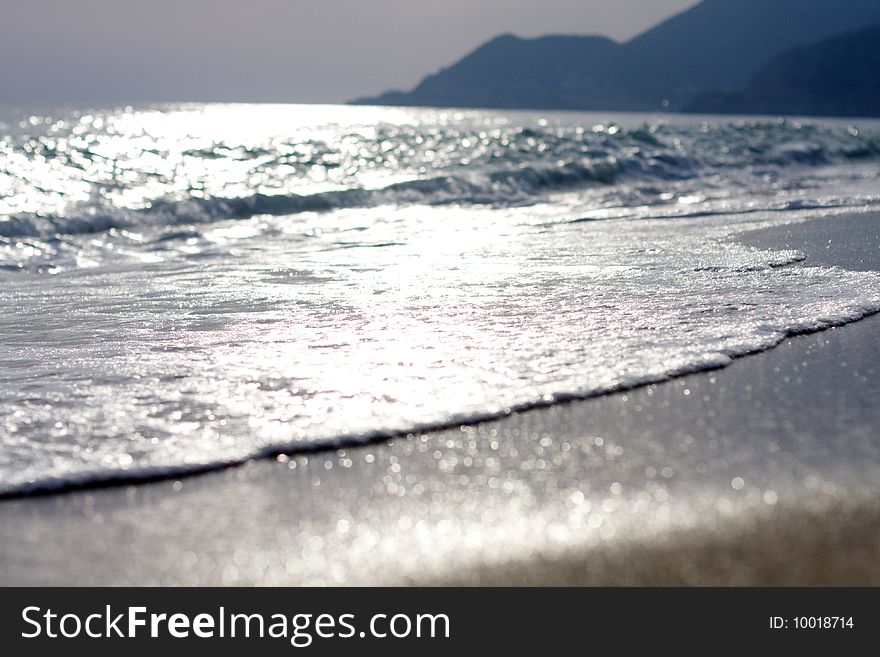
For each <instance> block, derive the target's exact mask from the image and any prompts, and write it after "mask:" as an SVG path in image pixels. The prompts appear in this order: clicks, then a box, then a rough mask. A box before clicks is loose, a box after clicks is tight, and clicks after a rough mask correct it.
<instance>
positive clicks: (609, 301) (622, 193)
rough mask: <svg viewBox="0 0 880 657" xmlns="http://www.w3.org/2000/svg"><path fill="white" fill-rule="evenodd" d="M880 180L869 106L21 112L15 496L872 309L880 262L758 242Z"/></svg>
mask: <svg viewBox="0 0 880 657" xmlns="http://www.w3.org/2000/svg"><path fill="white" fill-rule="evenodd" d="M878 175H880V123H878V122H876V121H873V122H872V121H868V120H864V121H861V120H847V121H821V120H811V119H801V120H794V119H788V120H777V119H772V118H765V119H761V118H737V117H725V118H708V117H707V118H701V117H693V116H688V117H677V116H675V115H662V116H655V115H638V114H614V115H612V114H579V113H526V112H485V111H480V112H477V111H456V110H433V109H431V110H427V109H383V108H365V107H343V106H292V105H289V106H286V105H201V104H196V105H193V104H188V105H173V106H171V105H163V106H154V107H138V108H132V107H113V108H86V107H79V108H70V107H67V108H47V107H40V108H37V107H30V108H15V107H9V106H7V107H4V108H2V109H0V308H2V311H0V495H8V494H19V493H27V492H31V491H35V490H45V489H53V488H59V487H65V486H70V485H76V484H82V483H86V482H94V481H105V480H114V479H119V478H137V477H147V476H156V475H166V474H167V475H173V474H176V473H181V474H182V473H185V472H190V471H196V470H203V469H205V468H210V467H218V466H222V465H224V464H230V463H237V462H241V461H242V460H245V459H248V458H252V457H258V456H261V455H267V454H272V453H277V452H282V451H296V450H300V449H318V448H325V447H327V448H332V447H344V446H350V445H353V444H357V443H359V442H363V441H367V440H370V439H375V438H377V437H381V436H386V435H391V434H407V433H409V432H414V431H416V430H418V429H422V428H429V427H437V426H449V425H455V424H459V423H467V422H473V421H477V420H480V419H485V418H490V417H496V416H499V415H503V414H506V413H510V412H511V411H514V410H518V409H525V408H529V407H532V406H535V405H543V404H549V403H553V402H556V401H560V400H565V399H571V398H580V397H588V396H592V395H598V394H602V393H606V392H609V391H614V390H621V389H626V388H628V387H632V386H636V385H640V384H644V383H648V382H656V381H661V380H664V379H667V378H669V377H673V376H676V375H680V374H683V373H687V372H694V371H699V370H704V369H708V368H716V367H722V366H724V365H725V364H727V363H729V362H730V360H731V358H733V357H736V356H739V355H743V354H747V353H752V352H756V351H760V350H764V349H767V348H770V347H772V346H774V345H775V344H777V343H778V342H779V341H780V340H782V339H783V338H784V337H785V336H787V335H791V334H794V333H800V332H809V331H814V330H818V329H821V328H824V327H828V326H832V325H838V324H843V323H846V322H850V321H854V320H857V319H859V318H861V317H864V316H866V315H867V314H870V313H873V312H877V311H878V310H880V274H877V273H874V272H860V273H856V272H850V271H845V270H843V269H838V268H830V267H818V266H817V267H811V266H809V262H808V261H807V262H806V263H803V262H802V261H803V260H804V255H803V254H801V253H798V252H796V251H784V250H782V251H779V250H777V251H769V250H758V249H755V248H751V247H747V246H745V245H742V244H740V243H738V242H737V241H736V236H737V234H738V233H741V232H742V231H745V230H748V229H751V228H757V227H763V226H767V225H772V224H775V223H785V222H797V221H803V220H805V219H808V218H811V217H824V218H825V219H824V220H826V221H833V220H834V215H835V214H840V213H843V212H852V211H859V210H863V209H866V208H870V207H875V206H877V205H878V202H880V187H878V185H877V180H878ZM804 265H807V266H804ZM537 439H538V437H537V436H536V440H537Z"/></svg>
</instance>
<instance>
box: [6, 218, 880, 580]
mask: <svg viewBox="0 0 880 657" xmlns="http://www.w3.org/2000/svg"><path fill="white" fill-rule="evenodd" d="M742 241H744V242H745V243H747V244H749V245H752V246H755V247H758V248H760V247H764V248H794V249H798V250H801V251H803V252H804V253H805V254H806V255H807V259H806V261H805V262H803V263H801V264H799V265H795V266H814V265H820V264H821V265H838V266H842V267H845V268H849V269H862V270H867V269H874V270H877V269H880V214H876V213H874V214H861V215H851V216H846V217H831V218H828V219H822V220H816V221H813V222H810V223H808V224H798V225H793V226H782V227H777V228H772V229H768V230H762V231H756V232H753V233H750V234H748V235H746V236H744V237H742ZM878 354H880V316H874V317H872V318H868V319H866V320H863V321H861V322H857V323H855V324H851V325H848V326H845V327H841V328H838V329H832V330H828V331H824V332H822V333H818V334H814V335H810V336H802V337H795V338H792V339H789V340H786V341H785V342H784V343H783V344H781V345H780V346H779V347H777V348H776V349H773V350H771V351H769V352H765V353H763V354H758V355H754V356H749V357H746V358H742V359H738V360H737V361H735V362H734V363H733V364H732V365H731V366H730V367H728V368H726V369H723V370H717V371H714V372H709V373H702V374H696V375H691V376H687V377H683V378H680V379H676V380H673V381H669V382H666V383H663V384H658V385H652V386H648V387H644V388H641V389H637V390H634V391H630V392H628V393H625V394H623V393H621V394H615V395H609V396H606V397H601V398H597V399H592V400H587V401H581V402H575V403H570V404H564V405H558V406H554V407H550V408H544V409H538V410H535V411H530V412H527V413H522V414H519V415H514V416H510V417H508V418H505V419H502V420H498V421H495V422H487V423H483V424H479V425H476V426H472V427H462V428H460V429H455V430H448V431H442V432H435V433H428V434H418V435H415V436H412V437H410V438H400V439H395V440H393V441H391V442H387V443H382V444H376V445H370V446H365V447H363V448H359V449H348V450H345V451H341V452H328V453H316V454H309V455H300V456H291V457H290V458H286V457H282V458H281V459H279V460H274V461H256V462H252V463H249V464H247V465H245V466H241V467H237V468H231V469H228V470H224V471H220V472H215V473H211V474H206V475H202V476H196V477H190V478H184V479H181V480H176V481H175V480H169V481H161V482H156V483H150V484H142V485H137V486H121V487H114V488H105V489H99V490H84V491H79V492H71V493H65V494H61V495H54V496H44V497H35V498H22V499H10V500H5V501H2V502H0V584H4V585H11V584H26V585H32V584H35V585H47V584H53V585H54V584H67V585H102V584H109V585H121V584H134V585H149V584H173V585H177V584H184V585H189V584H194V585H195V584H205V585H208V584H242V585H252V584H292V585H298V584H346V585H347V584H449V583H455V584H501V585H504V584H529V585H532V584H554V585H556V584H577V585H583V584H596V585H616V584H636V585H639V584H662V585H666V584H741V585H771V584H772V585H780V584H782V585H787V584H803V585H813V584H880V404H878V403H877V399H880V364H878V359H877V355H878Z"/></svg>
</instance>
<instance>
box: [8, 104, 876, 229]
mask: <svg viewBox="0 0 880 657" xmlns="http://www.w3.org/2000/svg"><path fill="white" fill-rule="evenodd" d="M105 137H106V136H104V137H102V136H101V135H95V136H94V138H93V140H92V141H89V142H88V143H87V144H85V145H83V144H79V145H77V142H76V141H74V140H73V139H70V138H68V139H67V140H66V141H65V140H63V139H61V138H60V137H58V136H54V135H33V136H27V137H26V138H22V139H21V140H20V141H19V142H18V143H6V144H5V145H4V148H2V149H0V172H3V173H5V174H7V176H9V180H11V181H12V182H11V183H9V184H8V185H7V187H8V192H7V193H6V194H5V195H4V196H5V198H4V202H5V206H6V210H5V211H3V210H2V209H0V236H4V237H11V238H15V237H33V238H41V239H44V238H47V237H51V236H54V235H73V234H83V233H95V232H101V231H106V230H109V229H112V228H134V227H141V226H147V227H151V226H153V227H163V226H177V225H186V224H200V223H207V222H212V221H218V220H227V219H241V218H247V217H252V216H256V215H275V216H279V215H289V214H297V213H302V212H324V211H329V210H333V209H339V208H357V207H371V206H379V205H386V204H392V205H407V204H419V205H442V204H471V205H498V206H510V205H518V204H528V203H531V202H533V201H534V200H535V199H536V198H537V197H540V196H541V195H542V194H545V193H547V192H551V191H554V190H559V189H566V188H578V187H583V186H591V185H594V186H606V187H615V186H617V185H618V184H620V183H623V182H625V181H628V180H639V181H643V182H647V183H649V184H650V183H655V184H656V186H657V187H659V188H664V187H667V186H668V185H669V184H670V183H674V182H675V181H681V180H690V179H700V178H705V179H706V180H707V184H712V185H718V184H721V185H725V186H727V187H740V188H746V189H747V188H749V187H750V186H753V185H755V184H756V181H761V180H764V181H766V180H771V179H773V178H778V177H779V176H781V175H783V174H782V172H783V171H784V170H786V169H789V168H791V167H819V166H825V165H830V164H835V163H849V162H863V161H865V160H871V159H877V158H880V134H878V133H877V132H874V131H866V130H859V129H857V128H854V127H851V126H850V127H842V126H836V125H828V124H822V125H811V124H802V123H798V122H794V121H763V122H761V121H739V122H729V123H721V124H717V125H709V124H697V125H684V126H683V125H677V124H664V123H657V124H644V125H641V126H636V127H633V128H623V127H620V126H618V125H616V124H614V123H606V124H598V125H595V126H593V127H592V128H591V129H589V130H585V129H583V128H580V127H579V128H576V129H570V128H566V129H561V128H552V127H542V128H541V127H508V128H504V129H500V128H499V129H493V130H485V129H483V127H482V126H481V125H477V126H471V125H465V126H448V127H438V126H433V127H431V128H430V129H429V128H426V127H424V126H421V127H420V126H412V125H403V126H389V125H381V126H378V127H377V128H376V131H375V134H372V135H368V136H364V135H358V134H355V133H346V134H343V135H342V136H341V137H340V138H339V140H338V141H336V142H333V141H332V140H331V141H329V142H328V141H321V140H315V139H306V140H302V141H297V140H295V139H286V140H282V141H278V140H268V141H267V142H266V143H263V144H247V145H245V144H234V143H226V142H218V143H214V144H213V145H210V146H200V147H198V148H192V147H189V148H184V147H183V146H181V147H180V148H181V150H180V152H179V153H178V152H173V151H172V150H170V148H171V147H170V146H169V145H168V144H167V143H164V142H161V140H159V139H158V138H156V139H155V140H154V141H156V142H157V143H156V144H153V146H152V147H147V146H145V145H143V144H141V143H140V141H138V140H142V139H143V136H138V137H137V140H136V139H134V138H131V139H123V140H122V144H121V145H115V146H114V148H116V149H117V151H112V149H110V148H109V147H108V148H106V149H104V150H105V151H107V152H106V153H105V152H102V151H101V149H100V148H99V147H97V146H95V145H94V143H93V142H95V141H97V142H98V143H100V142H101V139H102V138H105ZM114 139H117V140H118V138H117V137H114ZM150 144H152V142H150ZM148 145H149V144H148ZM111 152H114V153H115V155H114V156H113V157H111V156H110V154H109V153H111ZM122 152H125V153H129V154H128V155H126V156H125V157H123V156H122V155H121V154H120V153H122ZM215 164H216V165H218V166H219V167H220V168H219V169H217V172H216V173H215V174H213V175H210V176H208V174H209V173H211V172H212V171H214V169H213V168H212V167H213V166H214V165H215ZM316 172H317V173H316ZM391 173H393V174H394V175H395V176H397V177H399V176H400V175H408V176H410V177H411V178H410V179H409V180H406V181H404V182H396V183H393V184H388V185H385V186H382V184H381V182H380V183H379V184H378V185H376V184H372V185H368V184H365V179H364V177H363V176H364V175H365V174H375V176H374V179H375V180H380V181H381V179H382V178H383V176H385V177H386V179H387V174H391ZM41 176H45V177H46V180H45V181H42V182H41ZM59 176H61V178H59ZM315 176H318V178H320V179H322V180H323V181H324V183H323V184H322V186H323V187H325V188H326V187H328V186H333V185H336V186H337V187H338V188H337V189H336V190H334V191H323V192H319V193H308V194H303V193H296V192H295V191H293V192H287V191H286V190H295V186H297V185H302V186H313V184H312V183H314V182H315V181H316V180H315ZM65 177H66V178H65ZM713 178H714V180H713ZM247 180H253V181H254V183H253V184H245V185H242V183H243V182H244V181H247ZM50 183H51V185H56V186H58V185H59V184H60V183H64V185H61V186H62V187H63V186H65V185H66V186H67V187H73V188H74V189H75V190H79V195H80V196H82V195H83V194H85V196H86V197H87V200H80V201H78V202H74V203H69V204H68V205H67V206H66V209H64V210H59V209H58V205H59V204H58V198H57V194H55V195H49V196H47V200H46V203H45V208H43V209H40V208H39V207H38V208H37V209H36V210H35V209H34V208H33V206H34V203H35V201H34V199H37V201H36V204H37V206H39V205H40V202H39V197H40V193H39V190H40V189H42V188H44V187H47V188H48V187H50ZM258 183H259V184H258ZM243 187H244V189H247V188H248V187H251V188H255V187H262V188H270V189H277V190H278V192H277V193H275V192H270V193H255V194H247V193H244V194H242V193H241V190H242V188H243ZM162 188H168V189H167V193H164V194H155V193H151V191H152V190H154V189H160V190H161V189H162ZM233 188H234V189H233ZM181 190H186V191H181ZM0 191H2V190H0ZM233 191H234V192H235V193H230V192H233ZM131 197H133V198H140V199H142V200H141V202H138V203H136V204H132V203H128V202H127V201H126V199H128V198H131ZM151 199H152V200H151ZM50 201H51V203H50ZM17 206H19V207H28V210H27V211H22V210H19V211H16V207H17ZM0 208H2V206H0Z"/></svg>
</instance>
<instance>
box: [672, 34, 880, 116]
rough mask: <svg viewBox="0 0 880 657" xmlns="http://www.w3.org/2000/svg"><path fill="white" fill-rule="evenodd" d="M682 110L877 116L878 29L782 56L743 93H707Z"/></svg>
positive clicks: (879, 101)
mask: <svg viewBox="0 0 880 657" xmlns="http://www.w3.org/2000/svg"><path fill="white" fill-rule="evenodd" d="M685 111H688V112H702V113H737V114H809V115H814V116H816V115H819V116H880V26H877V25H874V26H872V27H870V28H868V29H865V30H861V31H859V32H854V33H849V34H844V35H841V36H837V37H832V38H830V39H826V40H824V41H821V42H819V43H817V44H814V45H811V46H805V47H803V48H795V49H794V50H790V51H788V52H786V53H783V54H782V55H780V56H778V57H777V58H776V59H774V60H773V61H772V62H771V63H770V64H769V65H768V66H766V67H765V68H764V69H762V70H761V71H760V72H759V73H758V74H757V75H755V76H754V77H753V78H752V79H751V81H750V82H749V83H748V85H747V86H746V87H745V89H744V90H743V91H742V92H741V93H725V92H709V93H706V94H703V95H701V96H699V97H698V98H697V99H695V100H694V101H693V102H692V103H690V104H688V105H687V106H686V107H685Z"/></svg>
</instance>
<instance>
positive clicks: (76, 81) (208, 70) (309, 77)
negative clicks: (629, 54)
mask: <svg viewBox="0 0 880 657" xmlns="http://www.w3.org/2000/svg"><path fill="white" fill-rule="evenodd" d="M696 1H697V0H0V101H2V100H7V101H22V100H79V101H121V102H124V101H132V102H134V101H143V100H265V101H304V102H313V101H317V102H321V101H327V102H334V101H342V100H347V99H350V98H353V97H355V96H359V95H365V94H373V93H376V92H379V91H384V90H386V89H389V88H404V89H406V88H409V87H411V86H413V85H414V84H415V83H416V82H417V81H418V80H419V79H420V78H421V77H422V76H423V75H424V74H426V73H430V72H433V71H435V70H437V69H438V68H440V67H442V66H445V65H447V64H449V63H451V62H453V61H454V60H456V59H457V58H459V57H460V56H462V55H464V54H465V53H467V52H469V51H471V50H473V49H474V48H475V47H476V46H477V45H479V44H480V43H481V42H483V41H485V40H486V39H488V38H490V37H492V36H495V35H496V34H500V33H504V32H513V33H516V34H519V35H522V36H537V35H541V34H550V33H556V34H573V33H577V34H604V35H608V36H611V37H613V38H615V39H619V40H625V39H627V38H629V37H631V36H633V35H635V34H637V33H638V32H641V31H642V30H644V29H646V28H648V27H650V26H651V25H653V24H655V23H656V22H658V21H659V20H661V19H663V18H665V17H666V16H669V15H671V14H673V13H676V12H678V11H680V10H682V9H684V8H686V7H688V6H690V5H693V4H696Z"/></svg>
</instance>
